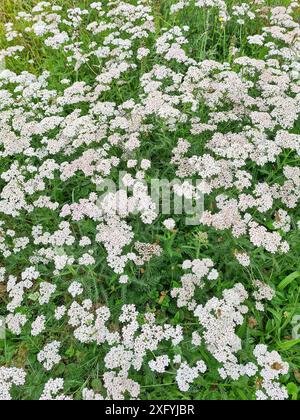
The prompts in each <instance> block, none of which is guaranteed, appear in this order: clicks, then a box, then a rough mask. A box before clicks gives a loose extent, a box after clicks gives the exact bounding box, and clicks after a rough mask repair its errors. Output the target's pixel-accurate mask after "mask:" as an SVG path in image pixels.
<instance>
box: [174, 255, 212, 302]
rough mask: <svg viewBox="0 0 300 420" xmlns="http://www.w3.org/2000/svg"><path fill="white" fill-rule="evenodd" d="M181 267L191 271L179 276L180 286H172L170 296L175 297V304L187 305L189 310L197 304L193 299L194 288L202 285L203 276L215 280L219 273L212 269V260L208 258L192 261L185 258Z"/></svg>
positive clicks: (203, 283)
mask: <svg viewBox="0 0 300 420" xmlns="http://www.w3.org/2000/svg"><path fill="white" fill-rule="evenodd" d="M182 268H183V269H184V270H191V271H192V272H191V273H190V274H185V275H184V276H182V277H181V284H182V286H181V287H177V288H174V289H173V290H172V291H171V296H172V297H173V298H177V306H178V307H179V308H182V307H184V306H187V307H188V309H189V310H193V309H195V307H196V305H197V303H196V300H195V299H194V295H195V292H196V289H197V288H202V287H204V285H205V282H204V279H205V278H207V280H217V278H218V277H219V274H218V272H217V270H216V269H214V263H213V261H212V260H211V259H209V258H205V259H202V260H200V259H197V260H193V261H190V260H186V261H184V263H183V264H182Z"/></svg>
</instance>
